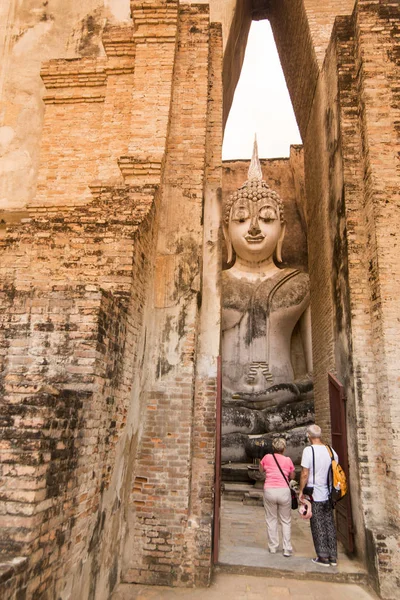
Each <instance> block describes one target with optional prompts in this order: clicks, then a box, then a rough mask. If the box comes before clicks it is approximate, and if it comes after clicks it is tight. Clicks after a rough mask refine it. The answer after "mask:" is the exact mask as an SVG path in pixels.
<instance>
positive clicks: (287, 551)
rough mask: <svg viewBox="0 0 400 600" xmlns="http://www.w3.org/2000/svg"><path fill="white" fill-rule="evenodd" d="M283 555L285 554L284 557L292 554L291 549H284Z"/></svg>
mask: <svg viewBox="0 0 400 600" xmlns="http://www.w3.org/2000/svg"><path fill="white" fill-rule="evenodd" d="M283 556H286V557H289V556H292V550H284V551H283Z"/></svg>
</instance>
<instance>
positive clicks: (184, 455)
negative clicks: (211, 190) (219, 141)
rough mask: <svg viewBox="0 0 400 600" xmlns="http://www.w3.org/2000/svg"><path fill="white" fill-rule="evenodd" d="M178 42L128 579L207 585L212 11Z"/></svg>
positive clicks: (189, 23)
mask: <svg viewBox="0 0 400 600" xmlns="http://www.w3.org/2000/svg"><path fill="white" fill-rule="evenodd" d="M177 35H178V39H179V44H178V47H177V53H176V58H175V68H174V80H173V92H172V105H171V115H170V130H169V136H168V141H167V155H166V163H165V172H164V177H163V185H162V190H161V204H160V225H159V233H158V244H157V255H156V263H155V269H156V280H155V289H154V308H155V310H154V314H153V315H152V318H153V322H152V330H151V332H150V334H149V336H150V337H149V345H148V353H147V356H146V363H147V365H148V366H147V369H148V381H147V385H146V388H145V390H144V394H145V400H146V409H147V410H146V413H147V414H146V416H145V418H144V420H143V430H142V435H141V438H140V442H139V449H138V458H137V463H136V468H135V473H134V475H135V479H134V484H133V490H132V497H131V503H130V514H129V516H128V527H129V531H128V534H127V537H126V542H125V564H124V568H123V572H122V581H125V582H143V583H153V584H156V583H162V584H169V585H171V584H174V585H191V584H193V583H195V582H197V583H206V582H207V581H208V580H209V575H210V559H211V536H210V533H211V519H210V509H211V502H212V492H211V483H212V480H213V472H214V466H213V460H214V456H213V452H214V434H215V432H214V427H213V424H214V418H215V408H214V407H215V375H216V372H215V370H216V369H215V353H216V352H217V351H218V343H217V349H214V350H213V353H212V355H213V356H214V358H213V359H212V360H211V356H212V355H211V356H210V362H211V365H210V367H209V368H208V371H206V372H205V373H204V372H201V371H198V372H197V375H196V364H197V359H198V352H199V348H201V344H200V346H199V338H198V331H199V329H198V327H199V316H200V315H199V307H200V304H201V302H202V298H201V294H200V292H201V289H202V288H201V284H202V282H201V276H202V274H201V260H202V253H203V250H202V244H203V228H202V219H203V218H204V217H203V196H204V185H205V180H204V174H205V165H206V160H207V155H206V152H205V150H206V135H207V126H208V127H210V126H211V125H212V122H211V123H210V121H208V123H207V111H208V105H209V101H208V93H209V86H208V79H209V43H210V25H209V15H208V7H207V6H206V5H192V6H189V5H182V6H181V7H180V10H179V20H178V32H177ZM217 51H218V52H220V50H218V48H217ZM194 65H195V68H194ZM216 76H217V75H216ZM216 85H217V84H216ZM218 93H219V94H220V93H221V92H220V90H219V92H218ZM213 118H214V119H215V117H213ZM214 127H216V128H218V122H217V123H216V124H215V125H214ZM214 160H215V159H214ZM213 168H214V169H215V166H214V167H213ZM214 237H215V234H214ZM214 243H215V242H214ZM217 312H218V310H217ZM216 331H218V330H216ZM214 332H215V330H214ZM211 337H214V334H211ZM218 337H219V336H218ZM216 339H217V338H216ZM204 352H205V350H204V348H203V349H202V350H201V353H202V354H204ZM203 360H204V357H203ZM207 373H208V374H207ZM200 375H201V377H200ZM203 468H204V472H203ZM200 498H201V501H199V499H200Z"/></svg>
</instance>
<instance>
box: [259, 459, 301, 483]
mask: <svg viewBox="0 0 400 600" xmlns="http://www.w3.org/2000/svg"><path fill="white" fill-rule="evenodd" d="M275 457H276V460H277V461H278V463H279V465H280V467H281V469H282V471H283V473H284V475H285V477H287V478H288V479H289V473H293V471H294V464H293V462H292V459H291V458H289V457H288V456H283V454H275ZM261 464H262V466H263V469H264V471H265V474H266V475H265V483H264V488H266V487H268V488H281V487H287V483H286V481H285V480H284V478H283V477H282V473H281V472H280V470H279V468H278V466H277V464H276V462H275V460H274V457H273V456H272V454H266V455H265V456H264V458H263V459H262V460H261Z"/></svg>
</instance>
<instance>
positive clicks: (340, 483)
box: [326, 444, 347, 502]
mask: <svg viewBox="0 0 400 600" xmlns="http://www.w3.org/2000/svg"><path fill="white" fill-rule="evenodd" d="M326 447H327V449H328V452H329V455H330V457H331V468H330V470H329V472H328V489H329V490H330V497H331V499H332V500H333V502H339V500H341V499H342V498H343V497H344V496H345V495H346V494H347V479H346V474H345V472H344V471H343V469H342V467H341V466H340V465H339V463H338V462H336V460H335V457H334V455H333V451H332V448H331V447H330V446H328V445H327V444H326ZM330 473H332V477H330Z"/></svg>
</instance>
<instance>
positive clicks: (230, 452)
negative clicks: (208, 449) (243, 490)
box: [221, 426, 307, 464]
mask: <svg viewBox="0 0 400 600" xmlns="http://www.w3.org/2000/svg"><path fill="white" fill-rule="evenodd" d="M306 431H307V427H306V426H302V427H295V428H293V429H291V430H290V431H287V432H286V433H285V435H284V437H285V440H286V444H287V446H286V456H289V457H290V458H291V459H292V461H293V462H294V463H295V464H299V462H300V460H301V453H302V450H303V448H304V438H305V436H306ZM274 438H276V433H265V434H263V435H249V434H246V433H227V434H225V435H223V436H222V441H221V460H222V462H223V463H227V462H233V463H234V462H252V461H253V459H254V458H262V457H263V456H264V455H265V454H267V453H268V452H272V440H273V439H274Z"/></svg>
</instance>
